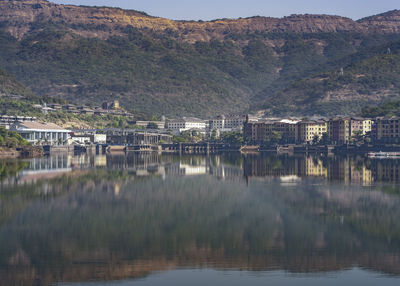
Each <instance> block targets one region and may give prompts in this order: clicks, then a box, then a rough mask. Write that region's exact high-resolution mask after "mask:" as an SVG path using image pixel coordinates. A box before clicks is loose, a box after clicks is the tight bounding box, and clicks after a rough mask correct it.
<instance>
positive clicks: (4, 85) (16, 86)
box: [0, 68, 32, 97]
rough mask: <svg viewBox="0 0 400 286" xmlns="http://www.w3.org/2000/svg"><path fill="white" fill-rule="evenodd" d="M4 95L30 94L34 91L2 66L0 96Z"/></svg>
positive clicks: (0, 71)
mask: <svg viewBox="0 0 400 286" xmlns="http://www.w3.org/2000/svg"><path fill="white" fill-rule="evenodd" d="M4 95H19V96H29V95H32V92H31V91H30V90H29V89H28V88H27V87H26V86H24V85H23V84H22V83H20V82H18V81H17V80H16V79H15V78H14V77H13V76H11V75H10V74H8V73H7V72H6V71H4V70H3V69H1V68H0V97H1V96H4Z"/></svg>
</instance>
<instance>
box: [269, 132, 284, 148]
mask: <svg viewBox="0 0 400 286" xmlns="http://www.w3.org/2000/svg"><path fill="white" fill-rule="evenodd" d="M281 140H282V134H281V133H279V132H278V131H272V133H271V136H266V138H265V143H266V144H267V145H275V144H278V143H279V142H281Z"/></svg>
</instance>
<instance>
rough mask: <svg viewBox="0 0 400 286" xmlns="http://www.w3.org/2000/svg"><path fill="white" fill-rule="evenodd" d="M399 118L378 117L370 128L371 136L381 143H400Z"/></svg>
mask: <svg viewBox="0 0 400 286" xmlns="http://www.w3.org/2000/svg"><path fill="white" fill-rule="evenodd" d="M399 125H400V117H397V116H393V117H378V118H376V119H375V123H374V124H373V127H372V136H373V138H374V139H375V140H378V141H382V142H390V143H398V142H399V141H400V132H399Z"/></svg>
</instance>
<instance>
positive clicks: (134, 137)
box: [104, 128, 172, 146]
mask: <svg viewBox="0 0 400 286" xmlns="http://www.w3.org/2000/svg"><path fill="white" fill-rule="evenodd" d="M104 132H105V133H106V135H107V144H111V145H125V146H135V145H157V144H162V143H172V135H169V134H165V133H162V132H157V131H153V132H146V131H139V130H135V129H118V128H116V129H105V130H104Z"/></svg>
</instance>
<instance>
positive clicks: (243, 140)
mask: <svg viewBox="0 0 400 286" xmlns="http://www.w3.org/2000/svg"><path fill="white" fill-rule="evenodd" d="M134 123H135V126H136V127H137V128H102V129H65V128H62V127H60V126H58V125H56V124H54V123H50V122H41V121H39V120H37V119H36V118H35V117H29V116H10V115H0V128H1V130H2V131H1V133H0V136H1V137H0V146H1V147H0V148H1V150H2V154H3V156H7V154H8V155H9V156H11V157H15V156H18V154H19V153H18V152H14V151H15V150H24V149H25V150H26V147H27V146H33V147H34V148H36V150H38V149H42V150H44V151H46V152H51V151H55V150H57V151H61V150H66V151H72V150H75V151H77V150H79V151H86V150H88V149H93V148H97V149H96V150H97V151H98V150H102V151H103V152H106V151H109V152H111V151H166V152H187V153H195V152H214V151H232V150H234V151H239V150H241V151H244V152H246V151H248V152H252V151H277V152H282V151H283V152H303V153H304V152H320V153H325V152H331V151H334V150H340V152H356V151H361V152H369V151H399V150H400V131H399V124H400V117H376V118H362V117H351V116H336V117H333V118H323V117H312V118H302V119H300V118H295V117H288V118H267V117H256V116H252V115H220V116H217V117H214V118H211V119H207V120H205V119H199V118H194V117H182V118H177V119H166V118H165V117H162V119H161V120H158V121H135V122H134ZM7 134H8V135H7ZM16 134H17V135H18V136H17V135H16ZM7 136H8V137H7ZM13 137H14V139H12V138H13ZM7 138H11V139H12V140H10V139H9V140H8V141H7V140H6V139H7ZM15 138H17V139H15ZM21 145H23V146H21ZM99 146H100V147H99ZM21 147H25V148H21ZM30 153H32V152H28V154H30ZM34 153H35V154H41V153H42V152H34ZM43 153H45V152H43Z"/></svg>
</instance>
